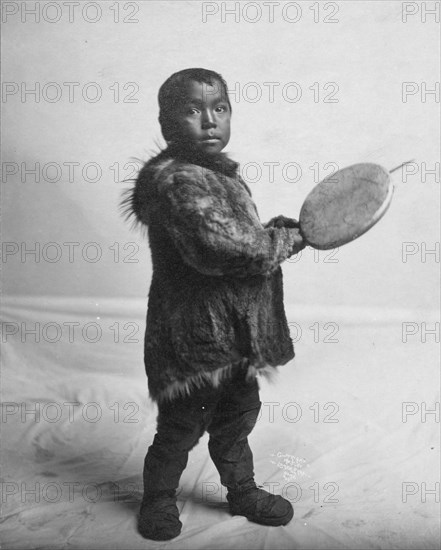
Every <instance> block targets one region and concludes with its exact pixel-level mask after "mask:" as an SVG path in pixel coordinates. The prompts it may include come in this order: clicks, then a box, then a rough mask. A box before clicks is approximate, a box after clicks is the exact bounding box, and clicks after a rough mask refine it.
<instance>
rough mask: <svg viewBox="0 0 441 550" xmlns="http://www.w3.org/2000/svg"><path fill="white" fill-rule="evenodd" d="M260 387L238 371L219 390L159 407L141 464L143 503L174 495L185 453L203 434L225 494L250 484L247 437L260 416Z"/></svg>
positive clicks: (251, 469) (201, 391)
mask: <svg viewBox="0 0 441 550" xmlns="http://www.w3.org/2000/svg"><path fill="white" fill-rule="evenodd" d="M260 407H261V402H260V399H259V386H258V383H257V380H256V379H255V378H254V379H252V380H250V381H247V380H246V379H245V371H244V370H239V369H238V371H237V372H236V373H235V375H234V376H233V378H232V379H231V380H229V381H228V382H224V383H223V384H222V385H221V386H220V387H218V388H213V387H211V386H208V385H207V386H205V387H204V388H200V389H196V390H194V391H193V393H192V394H191V395H190V396H187V397H183V398H177V399H174V400H173V401H170V402H165V403H161V404H160V405H159V407H158V409H159V412H158V419H157V433H156V435H155V438H154V440H153V443H152V445H151V446H150V447H149V449H148V453H147V456H146V458H145V462H144V498H149V497H150V496H153V495H154V494H157V493H159V492H162V491H167V492H170V493H172V492H173V493H174V491H175V490H176V489H177V488H178V485H179V480H180V478H181V475H182V472H183V471H184V469H185V467H186V465H187V461H188V453H189V451H190V450H191V449H192V448H193V447H194V446H195V445H196V444H197V442H198V441H199V439H200V437H201V436H202V435H203V434H204V432H205V431H206V430H207V431H208V433H209V434H210V439H209V443H208V449H209V453H210V456H211V458H212V460H213V462H214V464H215V466H216V468H217V470H218V471H219V474H220V479H221V483H222V485H224V486H226V487H227V488H228V489H229V490H233V491H234V490H237V489H239V488H240V489H243V488H246V487H247V486H252V485H253V483H254V465H253V455H252V452H251V449H250V447H249V445H248V439H247V436H248V435H249V434H250V433H251V431H252V429H253V428H254V426H255V424H256V421H257V417H258V414H259V411H260Z"/></svg>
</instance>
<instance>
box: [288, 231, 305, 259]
mask: <svg viewBox="0 0 441 550" xmlns="http://www.w3.org/2000/svg"><path fill="white" fill-rule="evenodd" d="M293 229H294V231H293V233H294V243H293V245H292V250H291V256H294V254H297V253H298V252H300V251H301V250H303V249H304V248H305V247H306V245H307V244H308V243H307V242H306V240H305V239H304V238H303V236H302V234H301V232H300V229H299V228H297V227H296V228H293Z"/></svg>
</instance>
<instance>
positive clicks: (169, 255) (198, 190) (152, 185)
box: [122, 147, 295, 402]
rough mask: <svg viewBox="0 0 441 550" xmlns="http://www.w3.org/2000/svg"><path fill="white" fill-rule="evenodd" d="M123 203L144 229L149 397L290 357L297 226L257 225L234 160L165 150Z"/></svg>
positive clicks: (170, 395) (174, 392)
mask: <svg viewBox="0 0 441 550" xmlns="http://www.w3.org/2000/svg"><path fill="white" fill-rule="evenodd" d="M122 206H123V209H124V211H125V213H126V215H127V217H128V218H130V217H132V219H133V220H134V221H135V222H136V223H139V224H141V226H144V227H145V226H146V227H147V228H148V237H149V244H150V250H151V257H152V264H153V276H152V282H151V287H150V292H149V300H148V311H147V327H146V334H145V348H144V350H145V353H144V360H145V367H146V372H147V377H148V385H149V392H150V395H151V397H152V399H153V400H155V401H158V402H159V401H162V400H164V399H173V398H175V397H176V396H179V395H185V394H188V393H190V392H191V391H192V390H194V389H195V388H197V387H200V386H201V385H203V384H206V383H207V382H208V383H209V384H211V385H213V386H217V385H218V384H219V383H220V382H221V381H222V380H223V379H225V378H227V377H228V376H230V374H231V371H232V369H233V368H235V366H236V365H238V364H242V366H244V365H246V366H247V368H248V371H249V375H250V376H252V375H255V373H265V372H269V371H273V370H274V368H275V367H277V366H278V365H283V364H285V363H287V362H288V361H289V360H291V359H292V358H293V357H294V350H293V344H292V340H291V338H290V335H289V328H288V325H287V321H286V316H285V311H284V306H283V281H282V271H281V268H280V263H281V262H282V261H283V260H285V259H286V258H288V257H289V256H290V255H292V254H293V245H294V236H295V235H294V232H295V230H294V229H291V228H287V227H281V228H278V227H274V226H272V224H271V223H270V222H269V223H268V224H267V225H266V226H263V225H262V223H261V222H260V220H259V216H258V213H257V210H256V207H255V205H254V202H253V200H252V198H251V192H250V190H249V188H248V187H247V185H246V184H245V182H244V181H243V180H242V179H241V177H240V176H239V175H238V165H237V163H235V162H234V161H232V160H231V159H230V158H229V157H228V156H226V155H225V154H222V153H220V154H218V155H216V156H214V157H211V158H210V157H199V156H196V155H195V154H190V153H188V152H186V153H183V152H180V151H179V150H173V148H171V147H169V148H168V149H166V150H164V151H162V152H161V153H160V154H159V155H157V156H156V157H154V158H152V159H151V160H150V161H148V162H147V163H146V164H145V165H144V167H143V168H142V169H141V171H140V173H139V175H138V178H137V180H136V183H135V185H134V186H133V188H131V189H129V190H128V191H127V192H126V196H125V199H124V201H123V203H122Z"/></svg>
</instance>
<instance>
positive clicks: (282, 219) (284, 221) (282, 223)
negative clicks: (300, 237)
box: [264, 215, 300, 229]
mask: <svg viewBox="0 0 441 550" xmlns="http://www.w3.org/2000/svg"><path fill="white" fill-rule="evenodd" d="M264 227H265V228H267V227H277V228H278V229H281V228H282V227H288V228H297V229H298V228H300V223H299V222H298V221H297V220H295V219H294V218H287V217H286V216H282V215H280V216H276V217H275V218H271V219H270V221H269V222H267V223H266V224H265V225H264Z"/></svg>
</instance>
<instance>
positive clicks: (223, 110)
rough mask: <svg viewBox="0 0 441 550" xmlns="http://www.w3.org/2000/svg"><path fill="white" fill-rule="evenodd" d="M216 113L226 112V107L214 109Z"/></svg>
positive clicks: (219, 106)
mask: <svg viewBox="0 0 441 550" xmlns="http://www.w3.org/2000/svg"><path fill="white" fill-rule="evenodd" d="M216 111H217V112H218V113H224V112H225V111H227V106H226V105H218V106H217V107H216Z"/></svg>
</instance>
